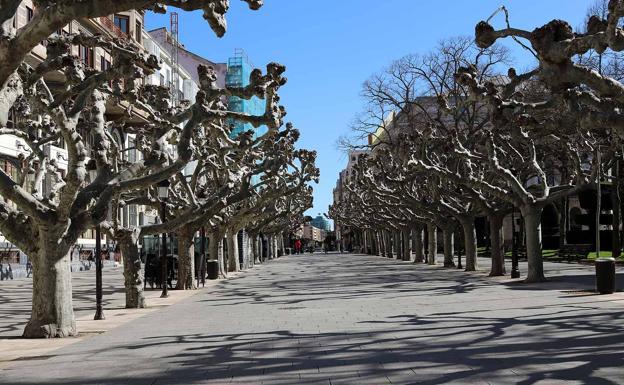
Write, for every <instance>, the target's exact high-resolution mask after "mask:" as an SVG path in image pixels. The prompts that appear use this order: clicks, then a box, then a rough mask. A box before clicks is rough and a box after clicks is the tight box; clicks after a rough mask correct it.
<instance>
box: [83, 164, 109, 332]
mask: <svg viewBox="0 0 624 385" xmlns="http://www.w3.org/2000/svg"><path fill="white" fill-rule="evenodd" d="M87 171H88V172H89V180H90V181H91V183H93V181H94V180H95V179H96V178H97V174H98V172H97V164H96V163H95V159H91V160H90V161H89V162H87ZM93 319H94V320H96V321H97V320H103V319H105V317H104V309H103V307H102V234H101V231H100V225H99V224H97V225H96V226H95V316H94V317H93Z"/></svg>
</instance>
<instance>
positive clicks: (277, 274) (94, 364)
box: [0, 254, 624, 385]
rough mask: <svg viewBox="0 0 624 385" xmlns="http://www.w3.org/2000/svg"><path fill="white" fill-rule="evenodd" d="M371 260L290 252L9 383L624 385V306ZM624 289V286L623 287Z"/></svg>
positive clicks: (567, 274) (566, 291) (560, 278)
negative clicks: (292, 253)
mask: <svg viewBox="0 0 624 385" xmlns="http://www.w3.org/2000/svg"><path fill="white" fill-rule="evenodd" d="M547 270H548V273H549V275H551V276H552V277H553V279H552V280H551V282H548V283H545V284H540V285H527V284H523V283H519V282H514V281H511V280H509V279H508V278H503V279H501V278H495V279H491V278H487V277H485V274H484V273H477V274H475V273H465V272H461V271H458V270H448V269H443V268H441V267H430V266H425V265H414V264H410V263H407V262H398V261H396V260H389V259H384V258H381V257H374V256H356V255H346V254H344V255H338V254H329V255H323V254H315V255H303V256H290V257H285V258H281V259H278V260H276V261H273V262H271V263H269V264H266V265H263V266H260V267H258V268H256V269H254V270H252V271H250V272H248V273H247V274H245V275H243V276H241V277H240V278H237V279H233V280H228V281H224V282H222V283H220V284H218V285H217V286H215V287H214V288H212V290H206V291H205V292H202V293H200V294H198V295H195V296H193V297H190V298H188V299H186V300H183V301H181V302H179V303H177V304H175V305H172V306H169V307H167V308H164V309H162V310H159V311H157V312H153V313H150V314H149V315H148V316H145V317H142V318H139V319H137V320H135V321H133V322H132V323H130V324H126V325H123V326H121V327H118V328H116V329H113V330H111V331H109V332H107V333H105V334H102V335H98V336H94V337H92V338H89V339H86V340H84V341H81V342H78V343H76V344H73V345H70V346H67V347H64V348H62V349H59V350H56V351H54V352H53V353H52V354H50V355H48V356H45V357H39V358H36V359H30V360H26V361H20V362H17V363H15V364H14V365H12V366H11V367H9V368H8V369H5V370H2V371H0V383H2V384H115V385H121V384H145V385H165V384H328V385H329V384H331V385H337V384H493V385H494V384H587V385H602V384H624V354H623V352H624V333H623V330H624V317H623V316H624V296H623V295H622V294H620V293H617V294H614V295H608V296H598V295H593V294H592V293H590V292H589V291H586V290H589V289H591V287H592V285H593V272H592V270H591V268H587V267H579V266H577V265H565V264H548V265H547ZM619 282H620V283H622V282H624V277H622V276H621V273H620V277H619Z"/></svg>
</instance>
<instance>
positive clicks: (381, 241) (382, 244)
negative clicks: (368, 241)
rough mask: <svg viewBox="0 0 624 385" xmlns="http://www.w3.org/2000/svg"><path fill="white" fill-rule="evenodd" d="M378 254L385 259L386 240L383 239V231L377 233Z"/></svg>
mask: <svg viewBox="0 0 624 385" xmlns="http://www.w3.org/2000/svg"><path fill="white" fill-rule="evenodd" d="M378 237H379V253H380V255H381V256H382V257H384V258H386V239H385V237H384V230H380V231H379V235H378Z"/></svg>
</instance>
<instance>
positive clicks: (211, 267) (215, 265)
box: [206, 260, 219, 280]
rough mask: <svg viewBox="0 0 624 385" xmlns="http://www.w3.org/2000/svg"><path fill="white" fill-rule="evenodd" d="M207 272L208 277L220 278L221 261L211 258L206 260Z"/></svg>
mask: <svg viewBox="0 0 624 385" xmlns="http://www.w3.org/2000/svg"><path fill="white" fill-rule="evenodd" d="M206 272H207V273H208V279H213V280H214V279H217V278H219V261H217V260H210V261H207V262H206Z"/></svg>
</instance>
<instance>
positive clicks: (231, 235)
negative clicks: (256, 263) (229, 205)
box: [227, 231, 240, 272]
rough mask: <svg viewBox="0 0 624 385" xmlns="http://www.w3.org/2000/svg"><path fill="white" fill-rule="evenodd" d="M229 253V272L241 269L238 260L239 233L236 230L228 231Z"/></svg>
mask: <svg viewBox="0 0 624 385" xmlns="http://www.w3.org/2000/svg"><path fill="white" fill-rule="evenodd" d="M227 254H228V258H227V260H228V272H232V271H239V270H240V264H239V262H238V233H237V232H236V231H228V234H227Z"/></svg>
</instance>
